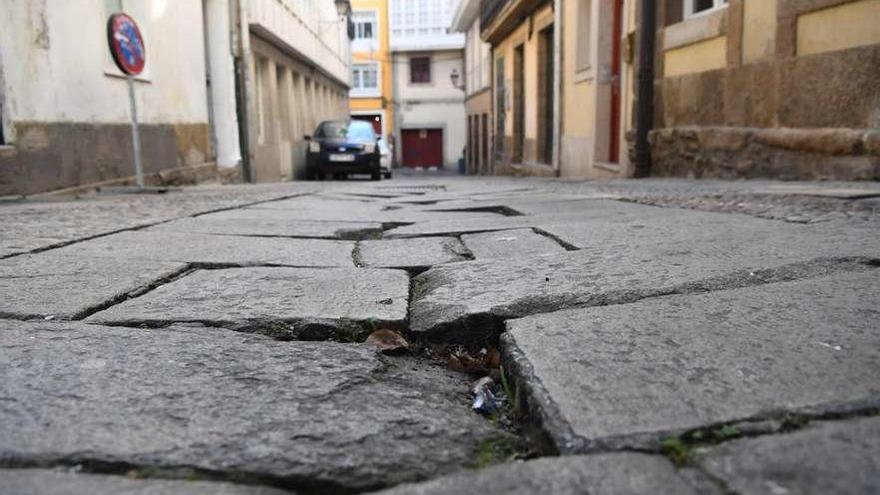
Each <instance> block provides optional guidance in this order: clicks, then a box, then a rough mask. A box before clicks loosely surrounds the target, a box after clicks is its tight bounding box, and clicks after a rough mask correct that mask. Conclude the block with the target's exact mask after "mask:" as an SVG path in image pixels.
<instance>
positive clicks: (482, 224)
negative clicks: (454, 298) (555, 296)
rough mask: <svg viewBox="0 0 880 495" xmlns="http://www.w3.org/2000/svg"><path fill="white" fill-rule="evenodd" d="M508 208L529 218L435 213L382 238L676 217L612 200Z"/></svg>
mask: <svg viewBox="0 0 880 495" xmlns="http://www.w3.org/2000/svg"><path fill="white" fill-rule="evenodd" d="M509 207H510V208H513V209H514V210H517V211H521V212H522V213H526V214H527V215H526V216H501V215H497V216H496V217H494V218H493V217H490V218H471V219H454V218H453V219H446V218H444V217H442V216H439V214H436V213H435V218H434V219H433V220H430V221H426V222H420V223H416V224H415V225H405V226H401V227H397V228H394V229H390V230H388V231H386V232H385V234H384V235H383V237H384V238H387V239H400V238H407V237H419V236H434V235H457V234H467V233H479V232H495V231H499V230H510V229H518V228H528V227H542V226H543V225H547V224H554V223H557V222H576V223H585V222H590V221H605V222H619V221H631V220H636V219H642V220H644V219H647V218H651V217H653V216H657V215H661V216H665V215H672V214H674V213H673V212H674V210H663V209H661V208H656V207H650V206H642V205H636V204H632V203H623V202H619V201H609V200H588V201H568V202H560V203H553V204H549V205H547V204H541V203H536V204H519V203H515V202H511V203H509ZM681 213H684V212H681Z"/></svg>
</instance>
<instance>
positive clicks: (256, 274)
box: [87, 268, 409, 339]
mask: <svg viewBox="0 0 880 495" xmlns="http://www.w3.org/2000/svg"><path fill="white" fill-rule="evenodd" d="M408 297H409V276H408V275H407V274H406V272H403V271H400V270H377V269H357V268H326V269H315V268H232V269H225V270H200V271H197V272H195V273H192V274H190V275H187V276H185V277H183V278H180V279H178V280H175V281H174V282H171V283H169V284H166V285H163V286H161V287H158V288H156V289H155V290H153V291H151V292H148V293H147V294H144V295H143V296H141V297H138V298H135V299H130V300H128V301H125V302H123V303H122V304H119V305H116V306H113V307H111V308H109V309H107V310H105V311H102V312H100V313H96V314H95V315H93V316H91V317H90V318H89V319H88V320H87V321H89V322H94V323H107V324H113V325H127V326H137V325H148V326H163V325H168V324H171V323H175V322H202V323H206V324H210V325H214V326H222V327H225V328H234V329H239V330H243V331H259V332H264V333H269V334H271V335H274V336H277V337H281V338H285V337H286V338H290V337H295V338H303V339H326V338H332V337H335V338H342V339H351V338H353V336H351V335H350V332H353V331H358V332H359V331H361V330H370V327H369V326H370V324H371V323H375V324H382V325H387V326H391V327H393V328H399V327H401V326H402V325H403V322H404V320H406V307H407V298H408ZM282 322H283V323H284V324H283V325H280V326H279V324H280V323H282Z"/></svg>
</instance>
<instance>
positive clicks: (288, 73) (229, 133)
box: [0, 0, 350, 195]
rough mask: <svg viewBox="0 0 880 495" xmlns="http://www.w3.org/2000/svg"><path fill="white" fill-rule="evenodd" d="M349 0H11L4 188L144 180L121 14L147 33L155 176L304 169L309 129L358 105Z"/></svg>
mask: <svg viewBox="0 0 880 495" xmlns="http://www.w3.org/2000/svg"><path fill="white" fill-rule="evenodd" d="M335 3H339V2H334V0H306V1H299V2H294V1H291V0H203V1H198V0H181V1H174V2H168V1H163V2H153V1H148V0H103V1H97V2H85V3H83V2H47V1H45V0H39V1H34V2H14V1H3V2H2V5H3V11H4V14H5V15H4V19H3V21H0V22H2V26H0V129H2V132H0V195H14V194H34V193H39V192H45V191H51V190H57V189H62V188H68V187H79V186H94V185H101V184H103V185H111V184H126V183H131V182H132V176H133V174H134V163H133V161H134V160H133V153H132V135H131V128H130V123H129V122H130V111H129V96H128V89H127V81H126V78H125V77H124V76H123V75H122V73H121V72H120V71H119V70H118V69H117V68H116V66H115V65H114V63H113V61H112V59H111V56H110V54H109V49H108V46H107V27H106V23H107V19H108V17H109V15H110V14H112V13H115V12H126V13H128V14H129V15H131V16H132V17H133V18H134V19H135V21H136V22H137V23H138V25H139V27H140V29H141V31H142V34H143V36H144V39H145V44H146V54H147V56H146V66H145V69H144V71H143V73H142V74H141V75H140V76H138V77H136V79H135V81H134V86H135V88H134V89H135V100H136V103H137V108H138V120H139V123H140V126H139V127H140V139H141V149H142V161H143V167H144V171H145V175H146V179H147V182H148V183H153V184H156V183H163V182H166V181H168V180H175V181H176V180H181V179H183V180H188V181H189V180H198V179H200V178H209V177H216V174H217V172H218V169H219V170H220V171H222V172H223V175H224V176H225V177H227V178H230V179H233V180H236V179H237V180H241V179H242V178H244V179H245V180H254V181H256V180H260V181H264V180H281V179H284V178H292V177H295V176H297V175H298V171H299V170H301V169H302V163H301V161H302V155H303V153H301V152H300V148H301V147H302V134H304V133H310V132H311V128H312V127H313V126H314V123H315V122H316V121H318V120H320V119H323V118H329V117H344V116H345V115H346V114H347V98H348V84H349V75H350V52H349V42H348V37H347V22H346V19H345V18H344V17H340V16H339V15H338V10H337V8H336V5H335ZM73 19H75V20H76V22H71V20H73ZM70 40H76V42H75V43H73V42H70ZM244 68H247V70H244ZM243 172H244V173H243Z"/></svg>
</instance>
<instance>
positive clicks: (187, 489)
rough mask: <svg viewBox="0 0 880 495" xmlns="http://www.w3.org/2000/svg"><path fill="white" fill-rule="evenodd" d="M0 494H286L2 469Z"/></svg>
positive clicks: (255, 488)
mask: <svg viewBox="0 0 880 495" xmlns="http://www.w3.org/2000/svg"><path fill="white" fill-rule="evenodd" d="M0 493H6V494H9V495H118V494H120V493H124V494H126V495H165V494H174V495H206V494H217V495H284V494H288V495H289V494H290V492H286V491H283V490H278V489H275V488H268V487H261V486H246V485H234V484H232V483H220V482H206V481H176V480H162V479H132V478H127V477H125V476H106V475H99V474H86V473H77V472H72V471H61V470H50V469H4V470H0Z"/></svg>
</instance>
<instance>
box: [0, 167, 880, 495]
mask: <svg viewBox="0 0 880 495" xmlns="http://www.w3.org/2000/svg"><path fill="white" fill-rule="evenodd" d="M0 294H2V297H0V424H2V425H3V427H2V436H3V438H2V441H0V459H2V461H0V462H2V464H0V493H4V494H5V493H20V492H19V489H21V490H24V489H25V488H24V487H34V486H40V487H41V489H42V491H41V492H40V493H51V494H54V493H58V494H60V493H95V494H105V493H106V494H110V493H120V492H126V493H129V491H130V492H132V493H179V494H201V493H224V494H256V493H259V494H270V493H272V494H274V493H289V492H294V493H363V492H369V491H377V490H384V489H389V490H390V491H389V492H388V493H401V494H403V493H424V494H434V493H438V494H439V493H458V494H470V493H473V494H486V493H522V494H526V493H541V492H547V490H548V487H553V489H552V493H586V492H590V493H592V492H593V491H594V490H597V491H598V490H603V493H635V492H638V493H648V492H650V493H676V494H688V493H706V494H722V493H792V494H793V493H871V492H875V491H876V490H880V478H878V471H877V466H878V465H880V457H878V455H880V417H878V415H877V414H878V411H880V380H878V379H877V378H878V376H880V353H878V349H880V313H878V309H877V305H878V301H880V187H878V185H877V184H876V183H845V182H840V183H833V182H828V183H815V182H810V183H807V182H804V183H797V182H774V181H751V182H720V181H719V182H712V181H702V182H697V181H688V180H683V179H670V180H662V179H652V180H644V181H623V180H620V181H608V182H573V181H563V180H552V179H538V178H532V179H514V178H485V177H484V178H463V177H451V176H430V175H428V174H427V173H425V174H421V175H419V174H410V175H405V176H403V177H398V178H396V179H394V180H391V181H382V182H369V181H350V182H349V181H328V182H294V183H276V184H265V185H231V186H217V185H203V186H197V187H187V188H182V189H180V190H176V191H171V192H168V193H166V194H126V193H122V192H118V191H117V192H114V191H113V190H107V191H105V192H103V193H99V194H91V195H85V196H83V197H80V198H70V197H61V196H44V197H38V198H35V199H28V200H13V199H10V200H5V201H2V202H0ZM377 330H390V331H393V332H397V333H399V334H400V335H402V336H403V337H404V338H405V339H406V341H407V342H408V348H406V349H394V350H396V351H397V352H380V349H379V348H378V347H377V346H376V344H375V343H374V341H373V340H372V339H370V340H368V337H370V336H371V335H373V334H374V332H376V331H377ZM365 341H366V342H365ZM496 349H497V350H498V351H499V352H500V363H498V362H495V363H492V362H491V361H493V359H492V358H490V357H487V356H489V355H491V354H493V353H495V350H496ZM386 350H387V349H386ZM481 359H482V361H480V363H479V365H478V366H474V365H473V364H468V363H470V362H471V361H474V360H477V361H479V360H481ZM498 364H500V365H501V366H500V367H499V366H498ZM486 375H488V376H490V377H492V378H493V382H494V385H493V386H490V390H491V391H492V392H493V396H494V397H495V398H496V399H497V404H493V405H494V408H488V409H486V410H482V411H475V410H474V408H473V407H472V401H473V395H472V392H471V389H472V384H473V382H474V381H476V380H477V379H479V378H481V377H482V376H486ZM842 473H843V474H842ZM408 483H422V484H420V485H410V484H408ZM646 487H647V488H646ZM151 490H153V491H151ZM28 493H30V492H28Z"/></svg>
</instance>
